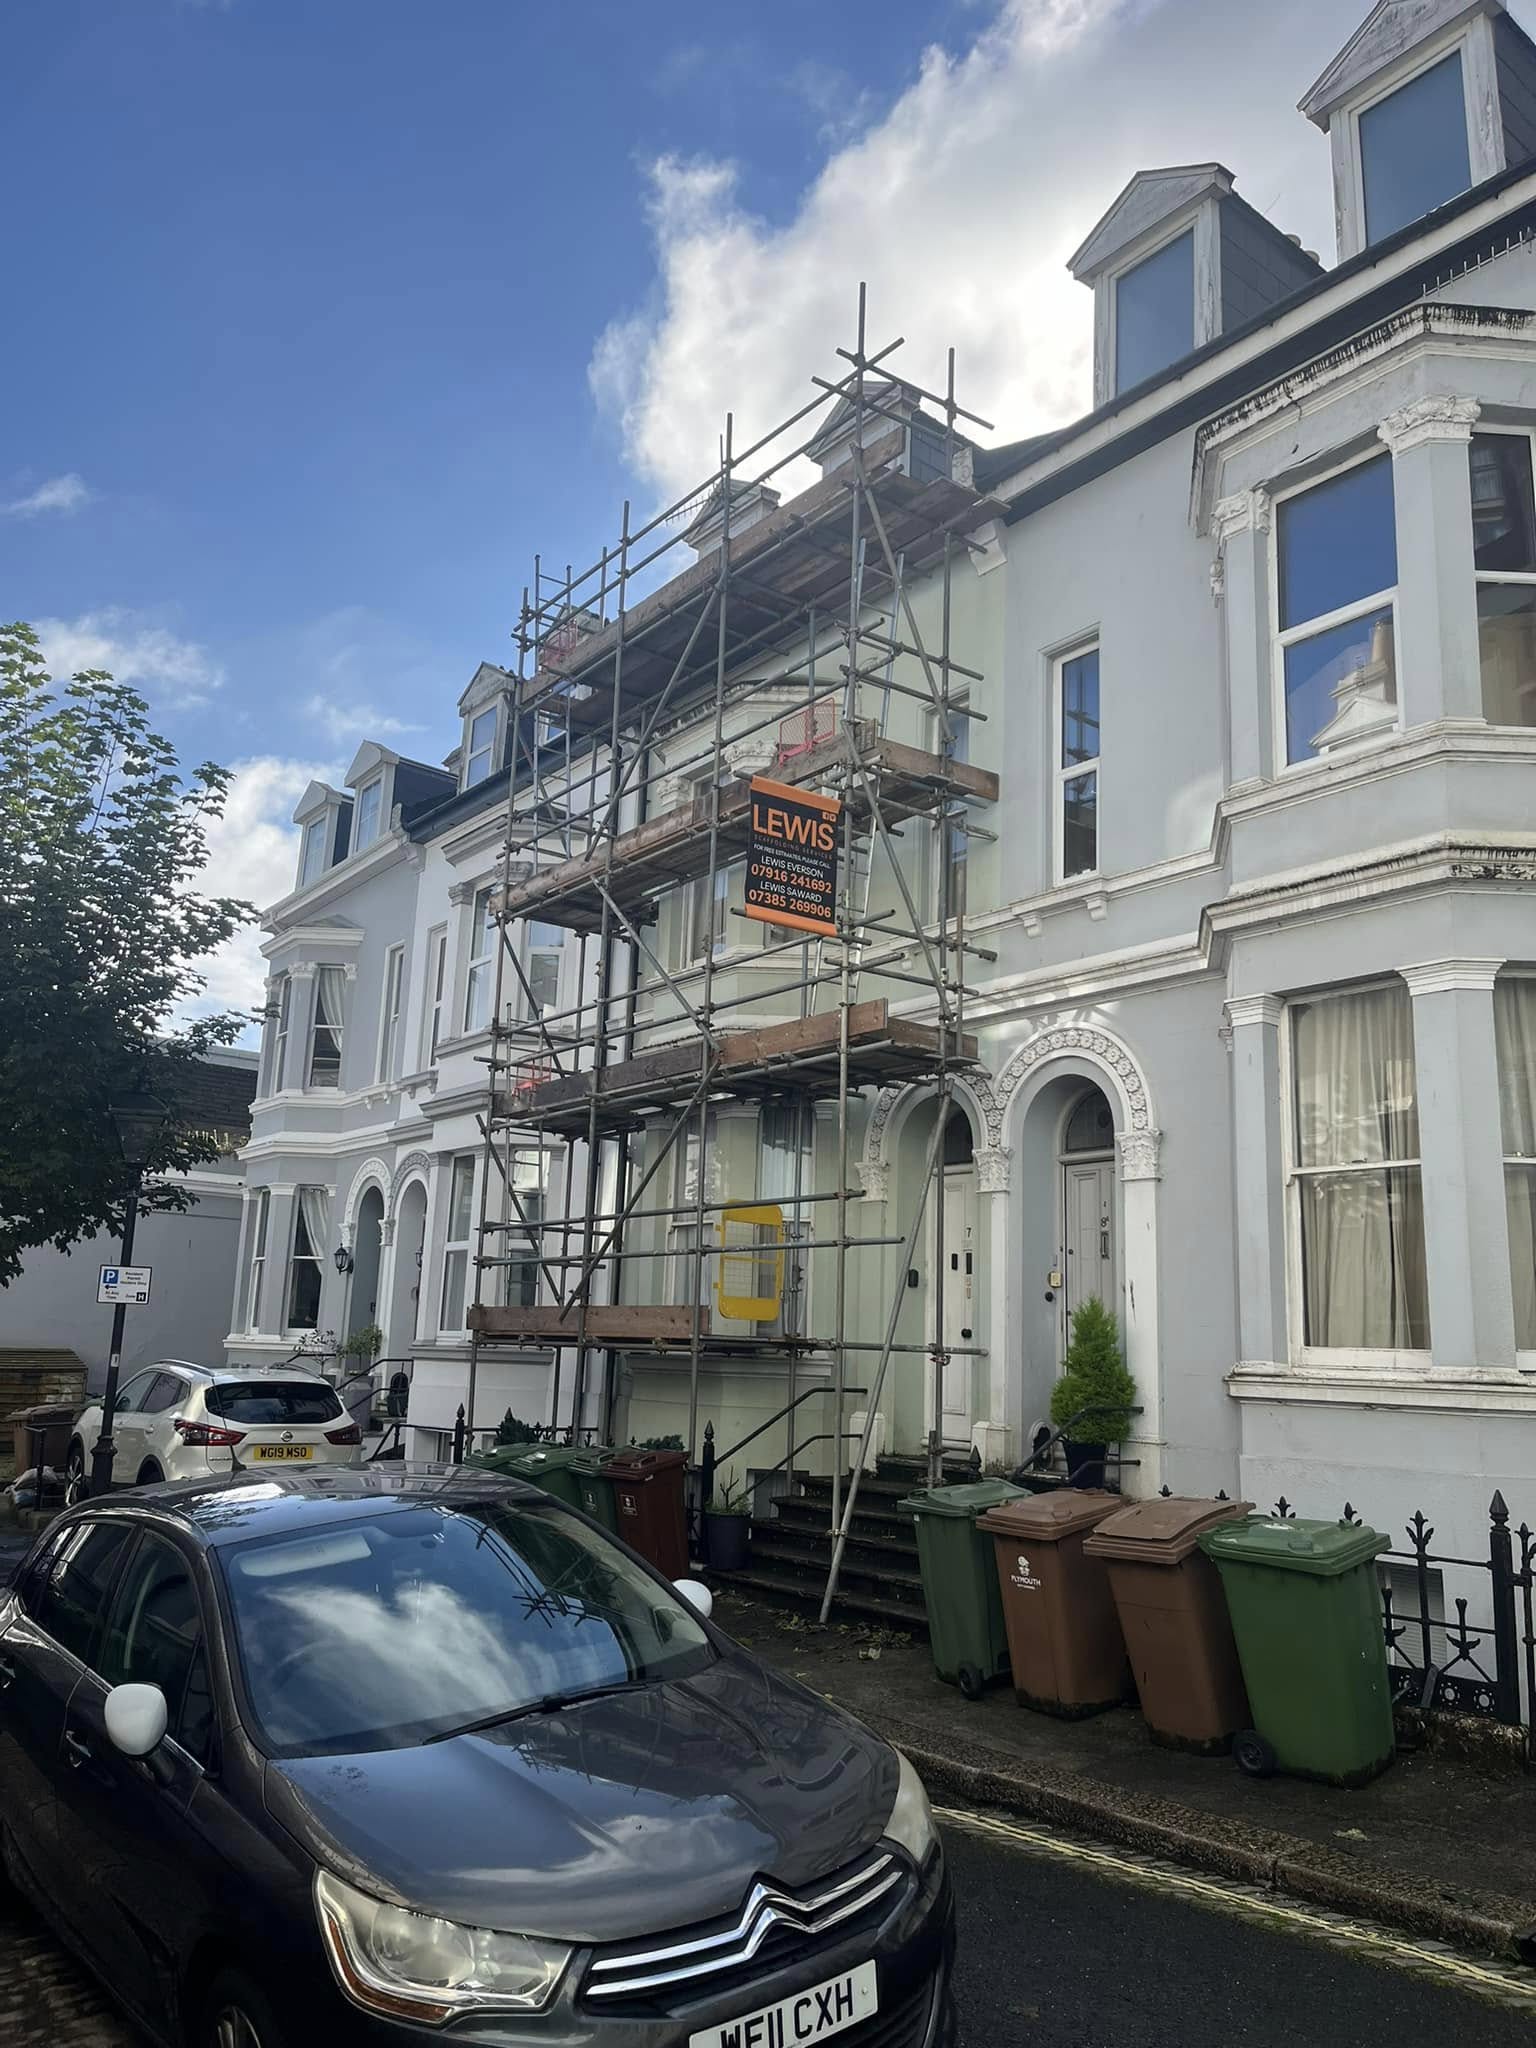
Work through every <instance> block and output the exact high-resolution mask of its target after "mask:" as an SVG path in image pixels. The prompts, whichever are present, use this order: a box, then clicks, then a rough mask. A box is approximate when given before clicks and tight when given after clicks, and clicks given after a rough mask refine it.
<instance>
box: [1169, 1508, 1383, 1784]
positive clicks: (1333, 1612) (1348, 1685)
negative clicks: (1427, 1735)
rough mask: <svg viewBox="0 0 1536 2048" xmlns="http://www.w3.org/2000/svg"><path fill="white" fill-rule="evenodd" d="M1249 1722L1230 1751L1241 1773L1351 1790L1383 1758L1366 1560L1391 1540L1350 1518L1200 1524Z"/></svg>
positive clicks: (1378, 1664)
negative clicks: (1287, 1776) (1228, 1623)
mask: <svg viewBox="0 0 1536 2048" xmlns="http://www.w3.org/2000/svg"><path fill="white" fill-rule="evenodd" d="M1200 1547H1201V1549H1202V1550H1204V1552H1205V1554H1206V1556H1207V1557H1209V1558H1211V1559H1212V1560H1213V1561H1214V1563H1215V1565H1216V1569H1217V1571H1218V1572H1220V1574H1221V1585H1222V1591H1223V1592H1224V1594H1225V1595H1226V1601H1227V1611H1228V1613H1229V1614H1230V1615H1231V1617H1232V1633H1233V1635H1234V1636H1235V1638H1236V1640H1237V1655H1238V1661H1239V1662H1240V1663H1241V1665H1242V1667H1243V1681H1244V1683H1245V1685H1246V1686H1247V1688H1248V1704H1249V1708H1250V1711H1251V1712H1252V1714H1253V1719H1254V1726H1253V1727H1252V1728H1248V1729H1245V1730H1243V1731H1242V1733H1240V1734H1239V1735H1238V1736H1236V1737H1235V1739H1234V1741H1233V1744H1232V1754H1233V1756H1234V1758H1235V1759H1236V1761H1237V1763H1238V1765H1239V1767H1240V1768H1241V1769H1242V1770H1245V1771H1247V1772H1248V1773H1249V1774H1250V1775H1251V1776H1253V1777H1268V1776H1269V1774H1270V1773H1271V1772H1272V1771H1275V1770H1281V1771H1288V1772H1290V1773H1291V1774H1292V1775H1293V1776H1295V1777H1298V1778H1319V1779H1321V1780H1323V1782H1324V1783H1326V1784H1329V1785H1363V1784H1364V1783H1365V1782H1366V1780H1367V1779H1369V1778H1374V1777H1375V1776H1376V1774H1377V1772H1378V1771H1381V1770H1384V1769H1385V1768H1386V1766H1387V1765H1388V1764H1389V1763H1390V1762H1391V1761H1392V1749H1393V1734H1392V1693H1391V1687H1390V1684H1389V1681H1388V1678H1387V1650H1386V1639H1385V1636H1384V1634H1383V1631H1382V1622H1381V1592H1380V1589H1379V1587H1378V1585H1377V1582H1376V1571H1375V1560H1376V1559H1377V1558H1378V1557H1379V1556H1380V1555H1381V1553H1382V1552H1383V1551H1384V1550H1388V1549H1390V1548H1391V1539H1390V1538H1389V1537H1387V1536H1383V1535H1381V1534H1379V1533H1378V1532H1377V1531H1376V1530H1375V1529H1367V1528H1364V1527H1363V1526H1361V1525H1360V1524H1358V1523H1354V1522H1305V1521H1281V1520H1272V1519H1271V1518H1270V1517H1268V1516H1266V1515H1254V1516H1252V1517H1250V1518H1249V1519H1248V1520H1247V1521H1243V1522H1223V1523H1221V1524H1219V1525H1218V1526H1217V1527H1216V1528H1214V1529H1207V1530H1206V1531H1205V1532H1204V1533H1203V1535H1202V1536H1201V1538H1200Z"/></svg>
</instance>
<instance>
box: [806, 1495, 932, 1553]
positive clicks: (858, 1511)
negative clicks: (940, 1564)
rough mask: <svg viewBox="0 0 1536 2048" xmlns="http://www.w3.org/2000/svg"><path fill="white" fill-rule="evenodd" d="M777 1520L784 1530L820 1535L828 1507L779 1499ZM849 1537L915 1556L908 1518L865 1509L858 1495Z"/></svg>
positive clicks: (825, 1503)
mask: <svg viewBox="0 0 1536 2048" xmlns="http://www.w3.org/2000/svg"><path fill="white" fill-rule="evenodd" d="M778 1519H779V1521H780V1522H781V1523H784V1524H785V1525H787V1526H788V1527H791V1528H797V1529H809V1530H821V1531H822V1532H823V1533H824V1534H825V1533H826V1532H828V1531H829V1530H830V1528H831V1522H832V1517H831V1504H830V1502H828V1501H818V1500H781V1501H780V1502H779V1515H778ZM849 1533H850V1534H851V1535H854V1536H859V1537H867V1538H869V1539H871V1540H872V1541H874V1542H876V1543H881V1542H884V1543H889V1544H891V1545H892V1546H893V1547H894V1548H896V1549H898V1550H904V1551H907V1552H910V1554H911V1555H912V1556H913V1557H916V1555H917V1538H916V1536H915V1535H914V1533H913V1522H912V1517H911V1516H910V1515H898V1514H897V1513H896V1512H895V1511H894V1509H890V1508H877V1507H866V1506H865V1504H864V1500H863V1497H862V1496H861V1497H860V1499H859V1502H858V1505H857V1506H856V1507H855V1509H854V1512H853V1524H852V1527H851V1530H850V1532H849Z"/></svg>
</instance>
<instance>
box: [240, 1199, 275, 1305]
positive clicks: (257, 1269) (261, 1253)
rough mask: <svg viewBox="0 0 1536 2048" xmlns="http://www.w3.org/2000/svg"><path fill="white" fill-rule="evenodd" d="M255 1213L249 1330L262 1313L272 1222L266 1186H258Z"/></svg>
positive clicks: (248, 1294) (247, 1299)
mask: <svg viewBox="0 0 1536 2048" xmlns="http://www.w3.org/2000/svg"><path fill="white" fill-rule="evenodd" d="M254 1204H255V1213H254V1215H253V1216H252V1218H251V1270H250V1277H249V1279H248V1281H247V1283H246V1297H245V1322H244V1327H245V1328H246V1329H247V1330H254V1329H256V1328H257V1318H258V1317H259V1315H260V1314H261V1280H262V1275H263V1274H264V1273H265V1271H266V1269H267V1228H268V1225H269V1223H270V1222H271V1214H272V1197H271V1194H270V1193H269V1191H268V1190H267V1189H266V1188H258V1189H257V1190H256V1193H255V1197H254Z"/></svg>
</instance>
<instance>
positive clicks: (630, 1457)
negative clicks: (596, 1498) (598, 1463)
mask: <svg viewBox="0 0 1536 2048" xmlns="http://www.w3.org/2000/svg"><path fill="white" fill-rule="evenodd" d="M602 1462H603V1470H604V1471H605V1472H609V1473H611V1474H612V1475H613V1477H614V1478H615V1479H649V1478H650V1477H651V1476H652V1475H653V1474H654V1473H657V1472H670V1471H671V1470H672V1468H673V1467H674V1466H676V1465H686V1464H687V1462H688V1453H687V1452H686V1451H642V1450H641V1449H639V1448H638V1446H637V1447H635V1448H634V1449H626V1450H620V1451H609V1452H608V1453H607V1454H606V1456H605V1457H604V1458H603V1461H602Z"/></svg>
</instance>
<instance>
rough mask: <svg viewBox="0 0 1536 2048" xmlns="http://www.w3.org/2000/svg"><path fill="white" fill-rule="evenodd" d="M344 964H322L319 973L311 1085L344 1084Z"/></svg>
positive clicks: (312, 1035)
mask: <svg viewBox="0 0 1536 2048" xmlns="http://www.w3.org/2000/svg"><path fill="white" fill-rule="evenodd" d="M346 989H347V974H346V969H345V968H344V967H322V968H320V969H319V970H318V971H317V973H316V975H315V1017H314V1023H313V1026H312V1027H311V1030H310V1035H309V1082H308V1085H309V1086H310V1087H311V1088H339V1087H340V1086H341V1039H342V1004H343V1002H344V1000H345V998H346Z"/></svg>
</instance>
